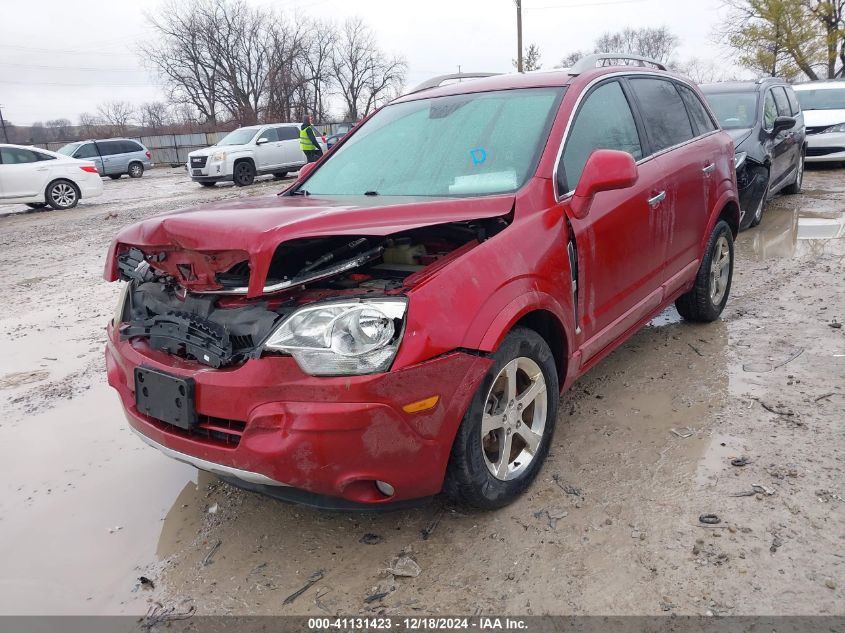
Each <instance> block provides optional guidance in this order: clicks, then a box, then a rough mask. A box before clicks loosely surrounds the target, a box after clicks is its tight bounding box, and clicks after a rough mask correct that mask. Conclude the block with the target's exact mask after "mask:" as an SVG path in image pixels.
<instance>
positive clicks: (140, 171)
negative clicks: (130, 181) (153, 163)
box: [118, 162, 144, 178]
mask: <svg viewBox="0 0 845 633" xmlns="http://www.w3.org/2000/svg"><path fill="white" fill-rule="evenodd" d="M126 173H128V174H129V177H130V178H140V177H141V176H143V175H144V165H143V164H141V163H138V162H134V163H129V171H127V172H126ZM119 177H120V176H118V178H119Z"/></svg>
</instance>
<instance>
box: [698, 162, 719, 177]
mask: <svg viewBox="0 0 845 633" xmlns="http://www.w3.org/2000/svg"><path fill="white" fill-rule="evenodd" d="M715 170H716V164H715V163H710V164H709V165H707V166H706V167H705V168H704V169H702V170H701V171H703V172H704V175H705V176H709V175H710V174H712V173H713V172H714V171H715Z"/></svg>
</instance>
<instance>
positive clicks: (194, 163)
mask: <svg viewBox="0 0 845 633" xmlns="http://www.w3.org/2000/svg"><path fill="white" fill-rule="evenodd" d="M207 161H208V156H191V167H205V163H206V162H207Z"/></svg>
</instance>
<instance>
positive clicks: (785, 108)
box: [772, 86, 792, 116]
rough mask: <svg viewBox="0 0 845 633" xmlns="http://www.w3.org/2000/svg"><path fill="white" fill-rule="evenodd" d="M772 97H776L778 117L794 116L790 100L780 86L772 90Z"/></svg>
mask: <svg viewBox="0 0 845 633" xmlns="http://www.w3.org/2000/svg"><path fill="white" fill-rule="evenodd" d="M772 95H774V97H775V105H777V108H778V116H792V108H791V107H790V106H789V99H787V98H786V91H785V90H784V89H783V88H781V87H780V86H777V87H775V88H772Z"/></svg>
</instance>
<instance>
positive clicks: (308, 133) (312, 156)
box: [299, 114, 323, 163]
mask: <svg viewBox="0 0 845 633" xmlns="http://www.w3.org/2000/svg"><path fill="white" fill-rule="evenodd" d="M299 148H300V149H301V150H302V151H303V152H305V157H306V158H307V159H308V162H309V163H314V162H316V161H318V160H320V156H322V155H323V150H322V149H320V144H319V143H318V142H317V132H316V130H314V127H313V126H312V125H311V117H309V116H308V115H307V114H306V115H305V116H304V117H303V119H302V127H301V128H300V130H299Z"/></svg>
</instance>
